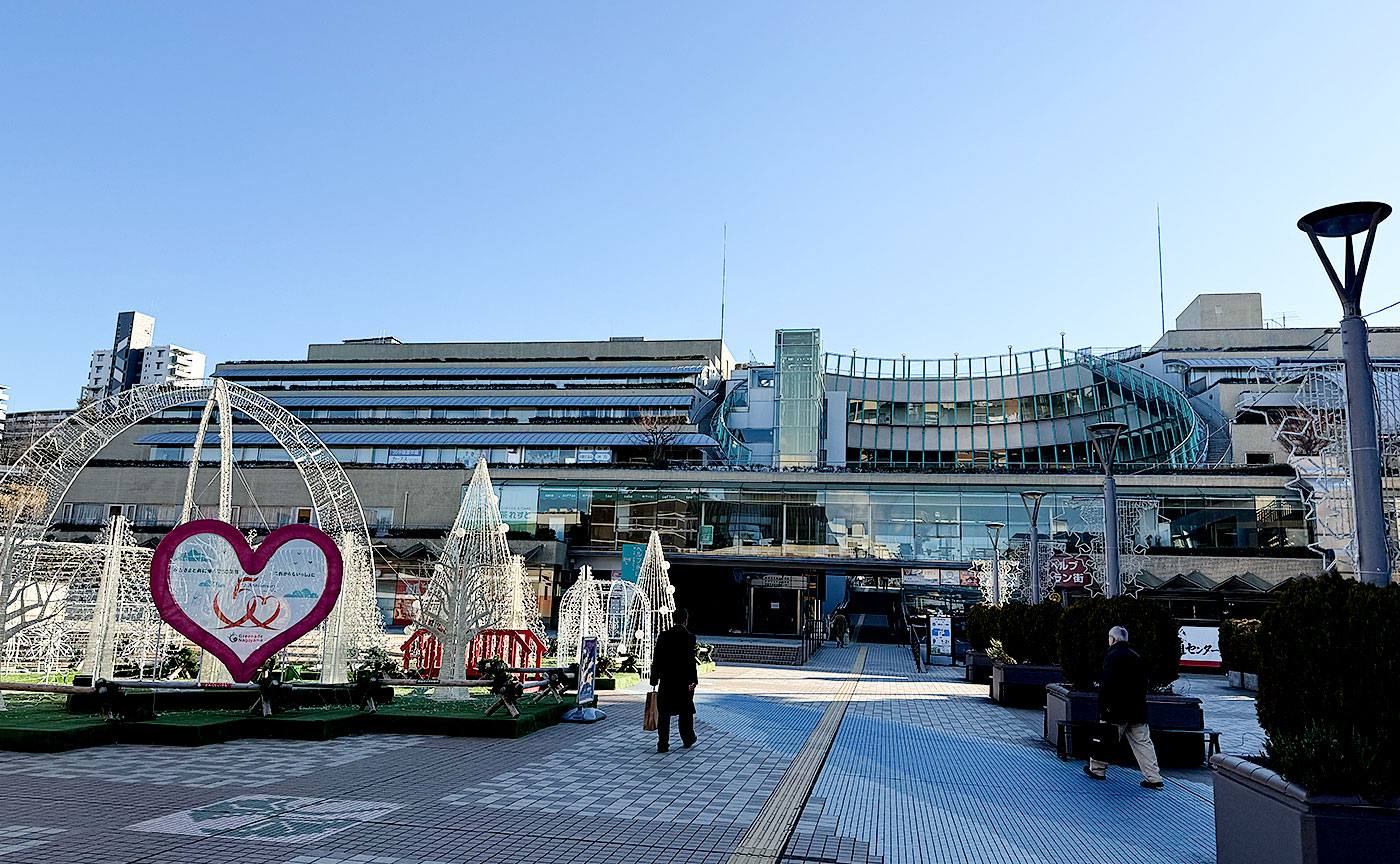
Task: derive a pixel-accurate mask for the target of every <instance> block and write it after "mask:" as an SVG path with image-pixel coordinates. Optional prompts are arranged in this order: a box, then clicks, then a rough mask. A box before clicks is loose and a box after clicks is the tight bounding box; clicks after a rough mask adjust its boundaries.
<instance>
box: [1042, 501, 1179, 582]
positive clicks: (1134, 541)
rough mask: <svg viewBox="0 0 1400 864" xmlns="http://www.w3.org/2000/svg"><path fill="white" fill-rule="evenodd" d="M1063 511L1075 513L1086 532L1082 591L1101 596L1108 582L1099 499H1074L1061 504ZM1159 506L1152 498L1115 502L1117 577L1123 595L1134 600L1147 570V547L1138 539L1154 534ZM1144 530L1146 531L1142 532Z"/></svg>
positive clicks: (1103, 528)
mask: <svg viewBox="0 0 1400 864" xmlns="http://www.w3.org/2000/svg"><path fill="white" fill-rule="evenodd" d="M1065 509H1066V510H1075V511H1077V512H1078V513H1079V516H1080V518H1081V519H1083V520H1084V524H1085V525H1086V526H1087V527H1088V529H1089V538H1090V540H1089V554H1088V555H1087V556H1086V557H1087V558H1088V560H1089V573H1090V579H1089V581H1088V582H1087V583H1085V585H1084V587H1085V589H1087V590H1088V591H1089V593H1090V594H1095V595H1103V594H1104V593H1106V592H1105V587H1104V586H1105V584H1106V583H1107V581H1108V550H1107V546H1106V542H1107V541H1106V539H1105V536H1104V535H1105V534H1106V533H1107V531H1106V529H1105V526H1104V510H1103V498H1102V497H1100V496H1079V495H1076V496H1074V497H1072V498H1070V499H1069V500H1068V501H1067V502H1065ZM1159 510H1160V505H1159V503H1158V501H1157V500H1156V499H1155V498H1119V499H1118V576H1119V584H1121V585H1122V586H1123V593H1124V594H1125V595H1127V596H1130V597H1136V596H1137V595H1138V594H1139V593H1141V592H1142V590H1143V589H1144V588H1146V587H1147V586H1146V585H1145V584H1143V581H1142V579H1141V578H1139V577H1141V576H1142V574H1143V572H1144V571H1146V570H1147V544H1146V543H1144V542H1143V541H1142V539H1141V538H1142V537H1144V536H1146V535H1148V534H1153V535H1155V534H1156V528H1157V525H1158V524H1159V523H1160V521H1161V520H1160V518H1159V517H1158V512H1159ZM1144 526H1147V528H1150V530H1146V529H1145V527H1144Z"/></svg>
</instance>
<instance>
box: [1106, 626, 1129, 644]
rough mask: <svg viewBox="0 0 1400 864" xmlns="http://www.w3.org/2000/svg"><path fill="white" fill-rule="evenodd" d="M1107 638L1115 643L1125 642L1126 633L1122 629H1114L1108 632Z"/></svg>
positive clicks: (1126, 638) (1126, 639)
mask: <svg viewBox="0 0 1400 864" xmlns="http://www.w3.org/2000/svg"><path fill="white" fill-rule="evenodd" d="M1108 638H1110V639H1112V640H1113V641H1115V642H1127V641H1128V631H1127V629H1126V628H1123V627H1114V628H1112V629H1110V630H1109V631H1108Z"/></svg>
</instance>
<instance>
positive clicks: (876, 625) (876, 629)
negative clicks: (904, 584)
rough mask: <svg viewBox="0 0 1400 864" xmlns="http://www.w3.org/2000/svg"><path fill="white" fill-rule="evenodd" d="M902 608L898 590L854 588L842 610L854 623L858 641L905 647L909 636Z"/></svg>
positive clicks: (852, 626) (854, 636)
mask: <svg viewBox="0 0 1400 864" xmlns="http://www.w3.org/2000/svg"><path fill="white" fill-rule="evenodd" d="M899 609H900V599H899V593H898V592H897V591H880V590H874V591H872V590H866V589H858V588H853V589H851V591H850V592H849V593H848V594H847V596H846V602H845V604H844V605H843V607H842V610H841V611H842V612H844V613H845V615H846V620H848V621H849V622H850V624H851V634H852V637H853V638H854V639H855V641H857V642H879V643H884V644H902V643H903V642H904V641H905V640H906V639H908V633H907V630H906V629H905V625H904V619H903V616H901V615H900V611H899Z"/></svg>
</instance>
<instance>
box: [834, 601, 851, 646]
mask: <svg viewBox="0 0 1400 864" xmlns="http://www.w3.org/2000/svg"><path fill="white" fill-rule="evenodd" d="M850 630H851V623H850V622H849V621H847V620H846V614H845V613H844V612H841V611H839V610H838V611H837V613H836V614H835V615H832V616H831V638H832V639H835V640H836V643H837V644H838V645H840V646H841V647H842V648H844V647H846V634H848V633H849V632H850Z"/></svg>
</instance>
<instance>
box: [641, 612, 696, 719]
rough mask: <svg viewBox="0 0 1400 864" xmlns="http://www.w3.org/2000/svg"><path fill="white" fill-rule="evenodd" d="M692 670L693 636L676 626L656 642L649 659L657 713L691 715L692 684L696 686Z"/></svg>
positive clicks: (692, 702) (693, 667) (683, 626)
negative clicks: (654, 649)
mask: <svg viewBox="0 0 1400 864" xmlns="http://www.w3.org/2000/svg"><path fill="white" fill-rule="evenodd" d="M699 681H700V678H699V676H698V674H697V672H696V668H695V635H694V634H692V633H691V632H690V631H689V630H687V629H685V625H684V624H677V625H676V626H674V627H672V628H671V629H670V630H667V631H666V632H665V633H662V634H661V635H660V636H658V637H657V639H656V651H655V652H654V653H653V654H652V658H651V684H652V686H653V687H656V710H657V711H658V712H659V713H661V714H664V715H671V714H694V713H695V694H693V693H692V692H691V690H690V685H691V684H697V683H699Z"/></svg>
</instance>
